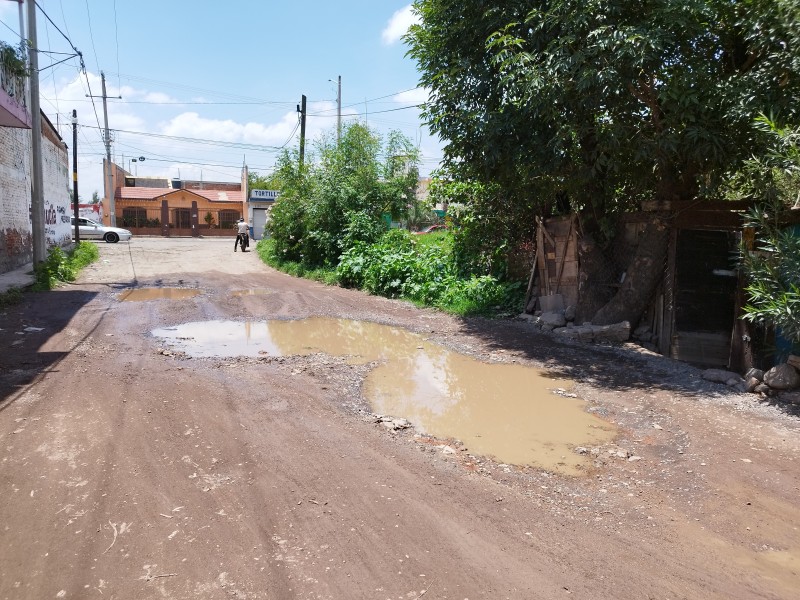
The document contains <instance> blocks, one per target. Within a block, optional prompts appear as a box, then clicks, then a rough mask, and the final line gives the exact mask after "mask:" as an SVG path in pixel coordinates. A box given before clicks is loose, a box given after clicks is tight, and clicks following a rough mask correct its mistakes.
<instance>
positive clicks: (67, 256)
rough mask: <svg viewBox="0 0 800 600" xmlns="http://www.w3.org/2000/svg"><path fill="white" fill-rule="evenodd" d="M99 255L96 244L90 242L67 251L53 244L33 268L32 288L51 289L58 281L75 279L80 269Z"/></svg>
mask: <svg viewBox="0 0 800 600" xmlns="http://www.w3.org/2000/svg"><path fill="white" fill-rule="evenodd" d="M99 257H100V252H99V251H98V250H97V246H96V245H95V244H92V243H91V242H81V243H80V244H78V245H77V246H76V247H74V248H72V249H71V250H70V251H69V252H67V253H65V252H64V251H63V250H62V249H61V248H59V247H58V246H55V247H53V248H51V249H50V252H48V254H47V258H46V259H45V260H44V261H42V262H41V263H39V264H38V265H36V266H35V267H34V268H33V272H34V284H33V290H34V291H37V292H42V291H47V290H52V289H53V288H55V287H56V286H58V284H59V283H60V282H67V281H75V278H76V277H77V276H78V273H79V272H80V270H81V269H83V268H84V267H85V266H86V265H89V264H91V263H93V262H95V261H96V260H97V259H98V258H99Z"/></svg>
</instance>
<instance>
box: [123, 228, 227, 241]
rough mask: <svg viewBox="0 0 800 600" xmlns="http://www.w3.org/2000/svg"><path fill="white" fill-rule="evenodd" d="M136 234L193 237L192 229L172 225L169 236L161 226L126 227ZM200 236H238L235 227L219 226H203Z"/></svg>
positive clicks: (200, 229)
mask: <svg viewBox="0 0 800 600" xmlns="http://www.w3.org/2000/svg"><path fill="white" fill-rule="evenodd" d="M125 229H127V230H128V231H130V232H131V233H132V234H133V235H134V236H137V235H147V236H156V237H192V230H191V229H176V228H174V227H170V229H169V236H164V234H163V231H162V229H161V227H126V228H125ZM198 232H199V234H200V237H229V238H231V239H233V238H235V237H236V230H235V229H217V228H213V229H211V228H203V227H200V228H199V229H198Z"/></svg>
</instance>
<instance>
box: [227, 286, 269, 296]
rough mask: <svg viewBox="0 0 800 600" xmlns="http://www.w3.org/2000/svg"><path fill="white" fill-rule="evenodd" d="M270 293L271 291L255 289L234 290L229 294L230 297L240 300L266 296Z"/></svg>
mask: <svg viewBox="0 0 800 600" xmlns="http://www.w3.org/2000/svg"><path fill="white" fill-rule="evenodd" d="M271 293H272V290H268V289H266V288H255V289H252V290H234V291H233V292H231V296H233V297H234V298H241V297H242V296H266V295H267V294H271Z"/></svg>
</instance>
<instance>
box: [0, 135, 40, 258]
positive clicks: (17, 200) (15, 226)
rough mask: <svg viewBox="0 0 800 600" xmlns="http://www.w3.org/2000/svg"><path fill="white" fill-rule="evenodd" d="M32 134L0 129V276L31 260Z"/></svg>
mask: <svg viewBox="0 0 800 600" xmlns="http://www.w3.org/2000/svg"><path fill="white" fill-rule="evenodd" d="M30 147H31V132H30V130H29V129H17V128H12V127H0V273H5V272H6V271H11V270H13V269H16V268H17V267H21V266H22V265H24V264H26V263H29V262H31V260H33V245H32V243H31V218H30V209H29V206H30V197H31V192H30V190H31V168H30V162H31V161H30Z"/></svg>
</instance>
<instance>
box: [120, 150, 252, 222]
mask: <svg viewBox="0 0 800 600" xmlns="http://www.w3.org/2000/svg"><path fill="white" fill-rule="evenodd" d="M112 173H113V181H114V184H115V186H114V214H115V215H116V222H117V226H118V227H124V228H125V229H130V230H131V231H133V232H134V234H139V235H148V234H149V235H164V236H194V237H197V236H200V235H204V236H207V235H231V233H232V232H231V230H232V229H233V228H234V227H235V225H236V222H237V221H238V220H239V219H240V218H242V217H244V216H245V215H246V214H247V204H246V200H247V198H246V192H245V190H246V189H247V187H246V179H245V177H246V175H243V181H242V182H215V181H193V180H180V179H162V178H154V177H135V176H132V175H131V174H130V173H128V172H126V171H124V170H123V169H122V168H120V167H119V166H118V165H113V167H112ZM109 210H110V207H109ZM109 217H110V215H109ZM107 220H110V218H109V219H107Z"/></svg>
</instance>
